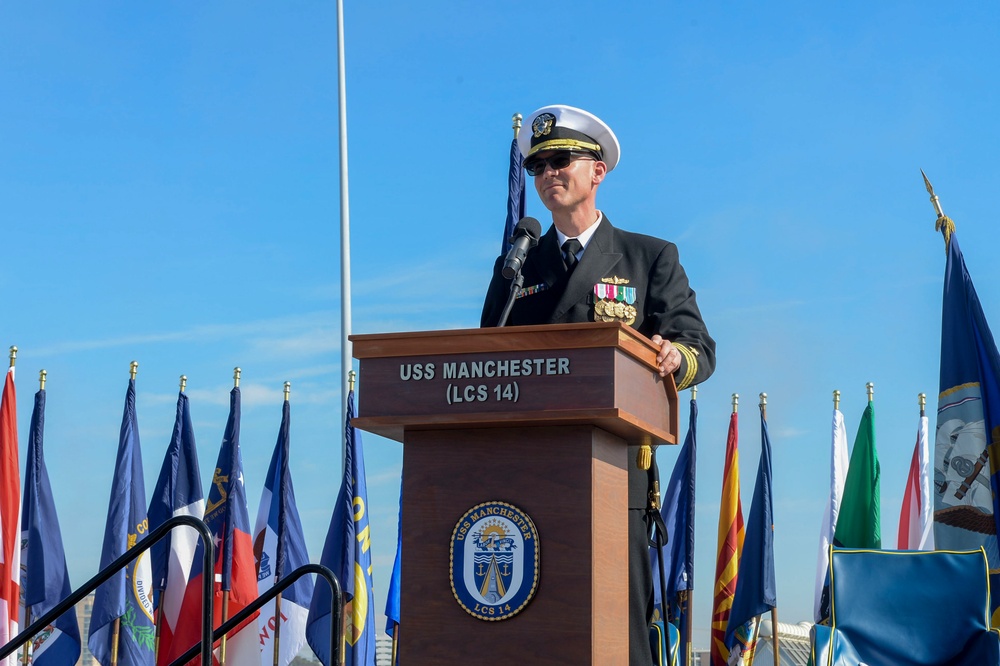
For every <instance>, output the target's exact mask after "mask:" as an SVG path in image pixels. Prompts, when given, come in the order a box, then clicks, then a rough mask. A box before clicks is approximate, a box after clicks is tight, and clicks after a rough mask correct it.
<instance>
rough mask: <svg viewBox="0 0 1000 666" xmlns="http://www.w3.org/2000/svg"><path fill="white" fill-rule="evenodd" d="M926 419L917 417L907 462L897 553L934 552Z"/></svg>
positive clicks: (923, 415)
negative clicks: (913, 444)
mask: <svg viewBox="0 0 1000 666" xmlns="http://www.w3.org/2000/svg"><path fill="white" fill-rule="evenodd" d="M927 437H928V428H927V416H926V415H925V414H923V413H921V414H920V425H919V426H918V427H917V443H916V445H915V446H914V447H913V458H912V459H911V460H910V474H909V476H907V479H906V489H905V490H904V491H903V506H902V508H901V509H900V512H899V535H898V538H897V540H896V546H897V548H899V549H900V550H934V509H933V506H932V504H931V460H930V447H929V446H928V443H927Z"/></svg>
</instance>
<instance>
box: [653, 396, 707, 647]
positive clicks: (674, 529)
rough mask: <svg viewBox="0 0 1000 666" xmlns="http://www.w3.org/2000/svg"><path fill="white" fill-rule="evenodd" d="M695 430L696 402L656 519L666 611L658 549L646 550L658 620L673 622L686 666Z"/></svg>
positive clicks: (690, 580)
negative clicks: (662, 534)
mask: <svg viewBox="0 0 1000 666" xmlns="http://www.w3.org/2000/svg"><path fill="white" fill-rule="evenodd" d="M697 430H698V402H697V401H696V400H694V399H692V400H691V412H690V417H689V419H688V432H687V436H686V437H685V438H684V446H682V447H681V451H680V453H679V454H678V455H677V462H675V463H674V471H673V472H671V474H670V482H669V483H668V484H667V492H666V493H665V494H664V495H663V501H662V502H661V506H662V509H660V515H661V516H662V518H663V524H664V525H665V526H666V528H667V535H669V539H670V540H669V541H668V542H667V544H666V546H664V548H663V552H664V557H663V570H664V572H665V573H666V579H667V610H666V611H665V610H664V609H663V604H662V601H661V599H660V596H661V594H660V588H661V586H660V566H659V563H658V562H657V559H658V558H659V549H658V548H655V547H653V548H650V549H649V555H650V558H651V564H652V567H653V595H654V602H655V604H656V606H657V607H658V608H659V609H660V616H661V617H663V618H667V619H669V620H670V621H676V623H677V626H678V629H679V631H680V637H681V645H680V649H679V651H678V654H679V655H680V663H682V664H686V663H687V638H688V635H689V634H688V631H687V627H688V624H689V623H690V622H691V616H690V609H689V606H688V603H689V601H688V600H689V599H690V594H691V592H693V591H694V533H695V531H694V517H695V513H694V507H695V501H694V499H695V493H694V491H695V470H696V468H697V465H696V456H697V452H698V444H697Z"/></svg>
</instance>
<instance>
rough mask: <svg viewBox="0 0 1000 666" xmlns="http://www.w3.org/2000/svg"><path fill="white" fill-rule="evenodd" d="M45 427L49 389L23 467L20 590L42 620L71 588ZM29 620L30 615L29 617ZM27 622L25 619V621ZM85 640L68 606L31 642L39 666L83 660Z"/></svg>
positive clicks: (40, 397) (40, 400)
mask: <svg viewBox="0 0 1000 666" xmlns="http://www.w3.org/2000/svg"><path fill="white" fill-rule="evenodd" d="M44 431H45V390H44V389H42V390H40V391H38V392H37V393H35V406H34V408H33V409H32V411H31V426H30V429H29V432H28V459H27V461H26V463H25V466H24V504H23V513H22V515H21V562H23V563H24V569H23V570H22V571H21V589H22V590H23V591H24V605H25V607H26V608H27V610H28V611H30V615H31V618H36V619H37V618H40V617H41V616H42V615H44V614H45V613H48V612H49V611H50V610H52V609H53V608H55V606H56V604H58V603H59V602H60V601H62V600H63V599H65V598H66V597H68V596H69V595H70V594H71V593H72V592H73V586H72V585H70V582H69V571H68V570H67V569H66V553H65V551H64V550H63V541H62V533H61V532H60V531H59V518H58V516H56V506H55V503H54V502H53V500H52V486H51V484H50V483H49V473H48V471H47V470H46V469H45V457H44V456H43V455H42V440H43V434H44ZM26 620H28V622H30V618H26ZM26 625H27V622H26ZM82 645H83V643H82V642H81V640H80V625H79V623H78V622H77V620H76V611H74V610H72V609H70V610H68V611H66V612H65V613H63V614H62V615H60V616H59V617H58V618H56V620H55V622H53V623H52V624H50V625H49V626H47V627H45V629H43V630H42V632H41V633H40V634H38V635H36V636H35V637H34V639H33V641H32V646H31V663H32V664H34V665H35V666H66V665H67V664H75V663H76V662H77V660H78V659H79V658H80V652H81V649H82Z"/></svg>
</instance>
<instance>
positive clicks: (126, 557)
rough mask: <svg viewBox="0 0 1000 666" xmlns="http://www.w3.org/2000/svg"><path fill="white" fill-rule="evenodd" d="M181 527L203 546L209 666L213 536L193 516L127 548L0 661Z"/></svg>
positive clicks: (8, 647)
mask: <svg viewBox="0 0 1000 666" xmlns="http://www.w3.org/2000/svg"><path fill="white" fill-rule="evenodd" d="M181 525H184V526H187V527H193V528H194V529H196V530H197V531H198V535H199V536H200V537H201V540H202V543H204V544H205V548H204V558H203V562H202V570H203V575H202V591H201V594H202V597H201V643H202V650H201V664H202V666H212V643H211V641H208V642H206V641H205V637H206V636H209V635H211V633H212V602H213V590H212V584H213V582H214V577H213V576H212V571H214V570H215V544H214V543H213V542H212V533H211V532H210V531H209V529H208V527H207V526H206V525H205V523H204V522H203V521H201V520H199V519H197V518H195V517H194V516H176V517H174V518H170V519H169V520H167V521H166V522H165V523H163V524H162V525H160V526H159V527H157V528H156V529H155V530H153V531H152V532H150V533H149V535H148V536H146V537H145V538H144V539H142V540H141V541H139V542H137V543H136V544H135V545H134V546H132V547H131V548H129V549H128V550H127V551H126V552H125V553H124V554H123V555H122V556H121V557H119V558H118V559H117V560H115V561H114V562H112V563H111V564H109V565H108V566H106V567H104V568H103V569H101V570H100V571H99V572H97V575H95V576H94V577H93V578H91V579H90V580H89V581H87V582H86V583H84V584H83V586H82V587H80V588H78V589H77V590H76V591H75V592H73V593H72V594H70V595H69V596H68V597H66V598H65V599H63V600H62V601H60V602H59V603H58V604H56V606H55V607H53V608H52V610H50V611H49V612H48V613H45V614H44V615H42V616H41V617H40V618H38V619H37V620H35V621H34V622H32V623H31V624H30V625H29V626H28V627H27V628H26V629H25V630H24V631H22V632H21V633H19V634H18V635H17V636H15V637H14V638H13V639H11V640H10V641H9V642H7V643H6V644H4V646H3V647H0V660H2V659H3V658H4V657H7V656H9V655H11V654H13V653H14V652H15V651H17V649H18V648H19V647H20V646H22V645H24V644H25V643H26V642H27V641H28V639H29V638H31V637H32V636H34V635H35V634H37V633H39V632H40V631H42V630H43V629H45V627H47V626H49V625H50V624H52V622H54V621H55V620H56V618H58V617H59V616H60V615H62V614H63V613H65V612H66V611H68V610H69V609H70V608H72V607H73V606H75V605H76V604H78V603H80V601H82V600H83V598H84V597H86V596H87V595H88V594H90V593H91V592H93V591H94V590H96V589H97V588H98V587H100V585H101V584H102V583H104V582H106V581H108V580H109V579H110V578H111V577H112V576H114V575H115V574H116V573H118V571H119V570H120V569H122V568H124V567H125V565H127V564H129V563H131V562H132V561H133V560H136V559H138V557H139V556H140V555H142V554H143V553H144V552H145V551H147V550H149V549H150V547H151V546H152V545H153V544H154V543H156V542H157V541H159V540H160V539H162V538H163V537H164V536H166V535H167V534H168V533H169V532H170V531H171V530H172V529H174V528H175V527H179V526H181ZM81 638H82V637H81ZM197 653H198V651H197V650H195V651H194V652H193V653H192V654H191V656H190V657H188V659H191V658H192V657H194V656H195V655H196V654H197Z"/></svg>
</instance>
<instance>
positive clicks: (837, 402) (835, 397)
mask: <svg viewBox="0 0 1000 666" xmlns="http://www.w3.org/2000/svg"><path fill="white" fill-rule="evenodd" d="M833 408H834V409H840V391H837V390H834V392H833Z"/></svg>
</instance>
